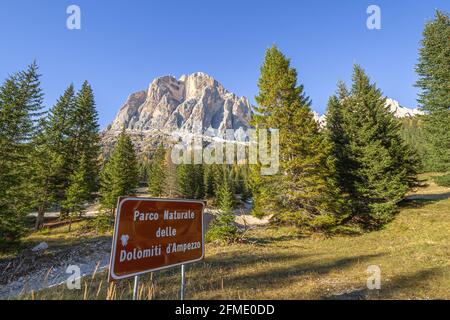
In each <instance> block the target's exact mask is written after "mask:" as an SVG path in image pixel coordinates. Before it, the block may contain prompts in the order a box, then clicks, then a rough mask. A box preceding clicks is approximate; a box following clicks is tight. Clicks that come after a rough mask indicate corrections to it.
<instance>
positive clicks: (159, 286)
mask: <svg viewBox="0 0 450 320" xmlns="http://www.w3.org/2000/svg"><path fill="white" fill-rule="evenodd" d="M440 188H441V187H437V186H434V185H433V184H430V185H428V186H427V187H426V188H425V189H422V190H418V191H417V192H416V194H419V193H426V194H445V193H448V192H449V191H450V189H445V188H444V189H440ZM421 191H422V192H421ZM206 252H207V254H206V258H205V260H204V261H203V262H200V263H197V264H194V265H191V266H188V268H187V293H186V296H187V298H188V299H323V298H343V299H346V298H352V299H355V298H356V299H358V298H364V299H450V198H447V199H440V200H414V201H407V202H405V203H404V204H403V205H402V207H401V211H400V213H399V215H398V216H397V218H396V219H395V220H394V221H393V222H392V223H390V224H389V225H387V226H386V227H385V228H384V229H383V230H380V231H376V232H372V233H368V234H363V235H360V236H354V237H349V236H339V237H333V238H326V237H324V236H322V235H313V236H308V237H305V236H302V235H300V234H298V233H297V231H296V230H295V229H292V228H277V229H274V228H265V229H257V230H253V231H251V232H249V233H248V237H247V240H246V242H245V243H237V244H233V245H229V246H217V245H208V246H207V248H206ZM370 265H378V266H380V268H381V272H382V274H381V276H382V280H381V281H382V282H381V290H367V289H366V281H367V277H368V274H367V273H366V269H367V267H368V266H370ZM151 277H152V275H147V276H144V277H142V278H141V286H140V288H139V296H140V298H141V299H177V298H178V297H179V281H180V274H179V269H176V270H175V269H172V270H167V271H164V272H159V273H157V274H155V275H153V277H154V278H153V279H151ZM131 292H132V281H131V280H129V281H128V280H125V281H121V282H118V283H117V284H115V285H112V284H108V282H107V274H106V273H105V272H102V273H97V274H96V275H94V276H93V277H92V276H91V277H85V278H84V279H83V283H82V289H81V290H68V289H67V288H66V286H64V285H62V286H59V287H54V288H51V289H47V290H44V291H41V292H39V293H34V294H33V295H26V296H22V297H21V298H25V299H129V298H130V297H131Z"/></svg>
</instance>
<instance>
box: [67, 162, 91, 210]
mask: <svg viewBox="0 0 450 320" xmlns="http://www.w3.org/2000/svg"><path fill="white" fill-rule="evenodd" d="M87 167H88V163H87V159H86V157H85V156H84V155H82V156H81V158H80V159H79V162H78V165H77V167H76V169H75V171H74V172H73V173H72V174H71V175H70V177H69V186H68V188H67V191H66V199H65V201H64V203H63V205H64V207H65V208H69V210H70V212H73V213H75V214H79V215H80V216H81V214H82V213H83V208H84V204H85V202H87V201H88V200H89V199H90V197H91V193H90V191H89V184H88V183H89V179H88V177H87V175H88V171H87Z"/></svg>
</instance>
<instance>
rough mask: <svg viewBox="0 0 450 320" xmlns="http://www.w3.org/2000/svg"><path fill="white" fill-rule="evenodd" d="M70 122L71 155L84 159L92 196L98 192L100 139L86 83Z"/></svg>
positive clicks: (94, 111) (89, 89) (91, 97)
mask: <svg viewBox="0 0 450 320" xmlns="http://www.w3.org/2000/svg"><path fill="white" fill-rule="evenodd" d="M70 121H71V122H72V128H73V129H72V130H73V132H72V133H71V141H70V148H71V153H72V155H84V156H85V157H86V170H87V177H88V179H89V180H88V185H89V192H90V193H91V194H94V192H96V191H97V190H98V175H99V160H98V159H99V154H100V137H99V125H98V114H97V110H96V109H95V100H94V94H93V91H92V88H91V86H90V85H89V83H88V82H87V81H85V82H84V83H83V85H82V87H81V89H80V91H79V92H78V93H77V95H76V97H75V107H74V111H73V114H72V117H71V119H70ZM75 165H76V164H73V168H72V171H73V170H75Z"/></svg>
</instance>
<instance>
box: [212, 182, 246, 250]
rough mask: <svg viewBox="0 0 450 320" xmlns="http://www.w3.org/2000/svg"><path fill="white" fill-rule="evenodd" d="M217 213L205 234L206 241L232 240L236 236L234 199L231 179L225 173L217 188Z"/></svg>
mask: <svg viewBox="0 0 450 320" xmlns="http://www.w3.org/2000/svg"><path fill="white" fill-rule="evenodd" d="M217 201H218V206H219V213H218V214H217V216H216V218H215V219H214V221H213V222H212V223H211V226H210V228H209V230H208V232H207V234H206V240H207V241H219V242H232V241H233V240H235V239H236V237H237V233H238V230H237V227H236V225H235V223H234V220H235V216H234V213H233V208H234V204H235V199H234V196H233V192H232V188H231V181H230V179H229V178H228V176H227V175H226V176H225V178H224V180H223V183H222V184H221V185H220V187H219V189H218V190H217Z"/></svg>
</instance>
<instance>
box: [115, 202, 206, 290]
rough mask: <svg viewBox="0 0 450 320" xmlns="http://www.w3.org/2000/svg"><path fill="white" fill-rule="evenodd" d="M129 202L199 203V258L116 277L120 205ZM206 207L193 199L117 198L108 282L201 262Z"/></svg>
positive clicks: (203, 256)
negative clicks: (200, 207) (200, 244)
mask: <svg viewBox="0 0 450 320" xmlns="http://www.w3.org/2000/svg"><path fill="white" fill-rule="evenodd" d="M129 200H134V201H156V202H190V203H199V204H201V205H202V210H201V219H202V255H201V257H200V258H197V259H194V260H189V261H183V262H179V263H175V264H171V265H166V266H163V267H159V268H153V269H148V270H145V271H140V272H134V273H130V274H127V275H123V276H118V275H116V274H115V273H114V262H115V257H116V243H117V239H118V238H117V237H118V231H119V222H120V213H121V210H120V209H121V208H122V205H123V204H124V203H125V202H126V201H129ZM205 207H206V203H205V201H203V200H193V199H171V198H147V197H142V198H141V197H119V199H118V200H117V208H116V210H115V211H116V216H115V222H114V233H113V239H112V245H111V256H110V260H109V275H108V279H109V282H111V281H117V280H123V279H127V278H131V277H137V276H140V275H143V274H147V273H150V272H155V271H159V270H165V269H169V268H173V267H177V266H182V265H185V264H190V263H194V262H198V261H201V260H203V259H204V258H205V226H204V224H205V221H204V210H205Z"/></svg>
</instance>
